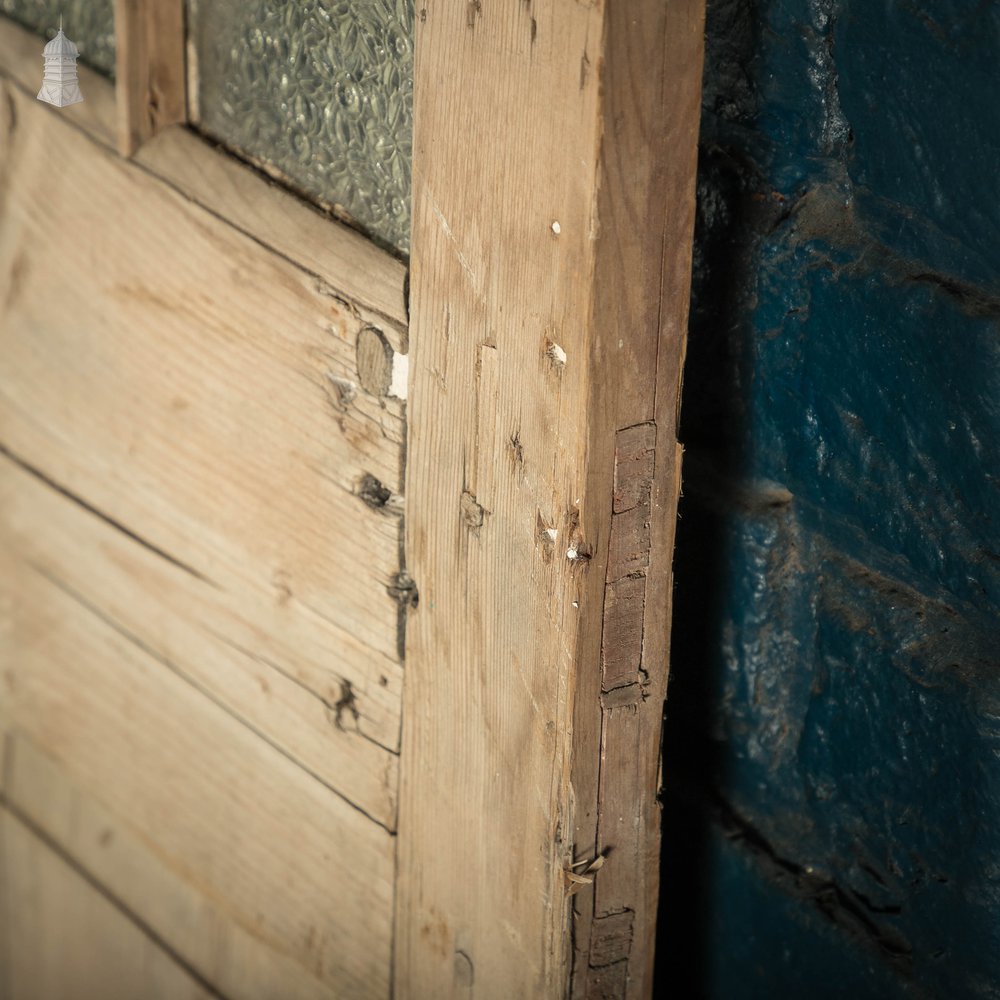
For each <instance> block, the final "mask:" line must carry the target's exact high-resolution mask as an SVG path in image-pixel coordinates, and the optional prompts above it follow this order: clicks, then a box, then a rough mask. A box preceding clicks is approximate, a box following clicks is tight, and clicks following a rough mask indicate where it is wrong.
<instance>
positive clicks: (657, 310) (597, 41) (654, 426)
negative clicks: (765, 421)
mask: <svg viewBox="0 0 1000 1000" xmlns="http://www.w3.org/2000/svg"><path fill="white" fill-rule="evenodd" d="M703 20H704V3H703V0H671V2H669V3H663V2H662V0H637V2H634V3H629V4H616V3H608V4H602V3H600V2H581V3H561V2H557V0H530V2H525V3H521V4H509V5H492V4H486V3H482V4H481V3H479V2H478V0H477V2H470V3H467V4H448V3H444V2H443V0H427V2H424V3H421V4H418V19H417V63H416V65H417V73H416V86H415V121H416V135H415V141H414V168H413V173H414V223H413V237H412V247H413V264H412V274H411V294H412V299H411V343H412V352H411V358H410V372H411V388H410V393H409V396H410V403H409V412H408V428H407V434H408V458H407V485H406V495H407V512H408V513H407V526H406V547H407V565H408V567H409V569H410V572H411V573H412V575H413V577H414V579H415V581H416V585H417V587H418V589H419V593H420V603H419V607H418V609H417V610H416V611H415V612H414V613H413V614H412V616H411V618H410V620H409V623H408V633H407V657H406V683H405V686H404V708H403V720H404V721H403V730H404V732H403V756H402V776H401V790H400V820H399V848H398V849H399V876H398V878H399V882H398V889H397V916H396V951H395V954H396V972H395V982H396V990H397V995H398V996H399V997H401V998H411V997H412V998H419V997H425V996H436V997H465V996H471V995H473V994H474V995H475V996H476V997H477V998H481V997H511V996H539V997H540V996H561V995H563V993H564V991H565V989H566V987H567V983H568V982H569V983H570V984H571V990H572V995H573V996H575V997H590V998H595V997H599V998H611V997H615V998H618V997H622V998H624V997H628V998H633V997H635V998H638V997H646V996H649V995H650V994H651V990H652V967H653V941H654V933H655V913H656V908H657V897H658V858H659V825H660V813H659V808H658V804H657V791H658V789H657V780H658V769H659V754H660V729H661V719H662V709H663V701H664V698H665V694H666V681H667V648H668V637H669V623H670V592H671V557H672V550H673V530H674V521H675V516H676V504H677V495H678V488H679V475H680V471H679V466H680V446H679V444H678V443H677V407H678V398H679V387H680V377H681V367H682V363H683V355H684V338H685V332H686V326H687V303H688V294H689V283H690V267H691V243H692V232H693V220H694V182H695V168H696V145H697V130H698V121H699V100H700V87H701V72H702V54H703ZM602 857H603V859H604V863H603V864H601V865H600V866H598V865H594V864H590V862H593V861H594V859H600V858H602ZM573 866H576V867H573ZM568 871H572V872H573V873H574V874H575V875H576V877H573V878H570V877H567V874H566V873H567V872H568ZM581 871H582V872H585V873H586V875H585V880H584V881H582V882H581V877H580V875H579V873H580V872H581ZM588 879H589V880H590V881H589V882H588V881H586V880H588ZM571 940H572V941H573V942H574V947H573V948H571V947H570V944H569V942H570V941H571Z"/></svg>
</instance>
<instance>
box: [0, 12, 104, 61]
mask: <svg viewBox="0 0 1000 1000" xmlns="http://www.w3.org/2000/svg"><path fill="white" fill-rule="evenodd" d="M0 13H3V14H7V15H8V16H9V17H12V18H14V20H15V21H20V22H21V24H23V25H24V26H25V27H26V28H30V29H31V30H32V31H36V32H38V34H39V35H41V36H42V37H43V38H51V37H52V36H53V35H54V34H55V33H56V30H57V29H58V27H59V17H60V15H61V16H62V19H63V30H64V31H65V32H66V35H67V37H69V38H71V39H72V40H73V41H74V42H76V47H77V48H78V49H79V50H80V59H81V61H82V62H85V63H88V64H89V65H90V66H93V67H94V69H99V70H100V71H101V72H102V73H106V74H107V75H108V76H114V74H115V14H114V0H0ZM41 68H42V50H41V48H40V47H39V49H38V72H39V74H41Z"/></svg>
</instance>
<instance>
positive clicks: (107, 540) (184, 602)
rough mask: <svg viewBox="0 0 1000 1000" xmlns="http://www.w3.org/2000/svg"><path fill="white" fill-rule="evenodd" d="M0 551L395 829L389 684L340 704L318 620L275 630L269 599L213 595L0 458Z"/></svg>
mask: <svg viewBox="0 0 1000 1000" xmlns="http://www.w3.org/2000/svg"><path fill="white" fill-rule="evenodd" d="M0 546H2V547H3V548H4V549H6V550H7V551H9V552H11V553H14V554H16V555H17V556H18V558H19V559H21V560H22V562H23V563H24V564H25V565H30V566H33V567H35V568H36V569H37V570H38V571H40V572H43V573H45V574H47V575H48V576H49V577H50V578H53V579H59V580H60V581H62V582H63V584H64V585H65V586H66V587H68V588H71V589H72V590H73V591H74V592H75V593H78V594H80V595H83V596H84V597H86V599H87V601H88V602H89V603H90V604H91V605H92V606H93V607H94V608H95V609H97V610H98V611H99V613H100V614H102V615H104V616H105V617H106V618H107V619H108V620H109V621H111V622H113V623H114V624H115V625H116V627H118V628H120V629H122V630H124V631H126V632H127V633H128V634H129V635H131V636H134V637H135V639H136V641H137V642H140V643H142V645H143V646H144V648H146V649H147V650H149V651H150V653H152V654H153V655H155V656H156V657H157V658H158V659H160V660H161V661H162V662H164V663H165V664H169V667H170V669H173V670H175V671H176V672H177V673H179V674H180V675H181V676H183V677H184V678H185V679H187V680H188V681H189V683H191V684H192V685H194V686H195V687H196V688H198V689H199V690H201V691H202V692H203V693H204V694H205V695H206V696H207V697H208V698H210V699H212V700H213V701H216V702H217V703H218V704H219V705H220V706H222V707H223V708H224V709H225V710H226V711H228V712H229V713H230V714H232V715H233V716H234V717H236V718H238V719H240V720H242V721H243V723H244V724H245V725H246V726H247V727H248V728H249V729H250V730H252V731H253V732H255V733H257V734H259V735H260V736H261V737H262V738H264V739H266V740H268V741H269V742H270V743H272V744H273V745H274V746H275V747H276V748H278V749H280V750H281V751H282V752H283V753H285V754H286V755H287V756H288V757H289V758H290V759H291V760H294V761H295V762H296V763H298V764H299V765H300V766H301V767H302V768H303V769H304V770H305V771H307V772H308V773H309V774H312V775H314V776H315V777H316V778H317V780H319V781H322V782H323V783H324V784H326V785H327V786H328V787H330V788H331V789H333V790H334V791H335V792H336V793H337V794H338V795H341V796H343V797H344V798H345V799H346V800H347V801H349V802H350V803H351V804H353V805H354V806H356V807H357V808H358V809H360V810H362V811H364V812H365V813H366V814H367V815H368V816H370V817H371V819H372V820H374V821H375V822H377V823H379V824H381V825H382V826H384V827H386V829H388V830H393V829H394V828H395V823H396V781H397V773H398V765H397V757H396V754H395V753H394V752H393V751H394V749H395V746H396V738H397V733H398V728H399V718H398V701H399V683H398V680H397V681H396V685H395V688H396V689H395V690H390V689H389V687H388V685H387V686H386V687H382V686H381V685H375V686H374V687H373V690H372V691H371V693H370V694H369V691H368V690H366V689H361V688H359V689H358V690H356V691H355V690H354V689H353V687H352V689H351V692H352V694H353V696H354V697H353V699H351V700H350V701H348V700H346V699H345V697H344V696H345V693H346V690H347V689H346V688H345V686H344V685H343V682H342V681H341V680H340V679H339V678H338V676H337V674H336V673H335V672H334V671H333V670H331V660H332V659H335V656H331V648H330V638H329V633H328V630H326V629H325V628H323V627H317V626H318V625H319V626H322V624H323V623H322V622H317V621H315V620H313V619H312V618H308V617H299V618H297V619H295V620H293V621H291V622H289V621H288V620H287V618H286V619H285V621H282V620H281V616H278V615H275V614H273V612H272V610H271V608H270V607H269V602H267V601H255V600H254V599H253V598H252V596H251V597H248V596H247V595H245V594H232V593H227V592H224V591H220V590H219V589H218V588H215V587H213V586H211V585H210V584H209V583H207V582H206V581H204V580H201V579H199V578H197V577H194V576H192V575H191V574H190V573H188V572H186V571H185V570H184V569H182V568H181V567H179V566H176V565H174V564H173V563H171V562H170V561H168V560H166V559H164V558H162V557H161V556H160V555H158V554H157V553H155V552H151V551H150V550H149V549H148V548H146V547H145V546H143V545H140V544H137V543H136V542H135V540H133V539H132V538H130V537H129V536H128V535H126V534H125V533H123V532H122V531H121V530H120V529H119V528H117V527H115V526H113V525H111V524H109V523H107V522H106V521H104V520H102V519H101V518H100V517H99V516H98V515H97V514H96V513H95V512H93V511H88V510H86V509H85V508H84V507H81V506H80V504H79V503H75V502H74V501H73V500H71V499H69V498H68V497H66V496H65V495H63V494H61V493H59V492H57V490H56V489H54V488H53V487H52V486H51V485H50V484H49V483H46V482H45V481H43V480H41V479H39V478H38V477H37V476H35V475H32V474H30V473H29V472H27V471H25V470H24V469H23V468H22V467H21V466H19V465H17V464H16V463H15V462H13V461H11V460H10V459H9V458H7V457H6V456H3V455H2V453H0ZM358 653H359V655H363V651H362V650H359V651H358ZM282 665H284V666H282ZM379 695H382V696H383V700H382V701H380V700H379ZM362 710H363V711H364V712H365V715H364V716H361V715H360V712H361V711H362ZM355 711H357V712H358V713H359V714H358V716H355V714H354V712H355ZM380 741H382V742H380ZM384 744H388V745H384Z"/></svg>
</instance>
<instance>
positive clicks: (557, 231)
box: [552, 222, 562, 236]
mask: <svg viewBox="0 0 1000 1000" xmlns="http://www.w3.org/2000/svg"><path fill="white" fill-rule="evenodd" d="M552 232H554V233H555V234H556V236H558V235H559V234H560V233H561V232H562V226H560V225H559V223H558V222H553V223H552Z"/></svg>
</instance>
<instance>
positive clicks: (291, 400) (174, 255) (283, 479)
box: [0, 87, 403, 747]
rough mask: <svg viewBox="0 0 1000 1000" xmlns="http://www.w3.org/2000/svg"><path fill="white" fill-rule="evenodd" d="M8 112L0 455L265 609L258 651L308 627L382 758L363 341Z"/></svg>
mask: <svg viewBox="0 0 1000 1000" xmlns="http://www.w3.org/2000/svg"><path fill="white" fill-rule="evenodd" d="M6 93H7V96H8V97H9V98H10V99H11V100H12V104H11V103H9V102H8V101H7V100H6V99H5V100H4V101H3V106H5V107H6V106H12V107H14V108H15V115H16V121H17V125H16V127H15V128H14V130H13V133H12V135H11V141H10V142H9V143H7V144H5V145H4V146H3V147H2V148H0V174H2V175H3V176H5V178H6V191H7V196H6V200H5V205H4V212H3V216H2V224H0V353H2V355H3V358H4V384H3V386H2V388H0V444H2V445H3V447H4V448H5V449H6V450H7V451H8V452H9V453H11V454H12V455H14V456H16V457H17V458H19V459H20V460H21V461H22V462H25V463H27V464H29V465H31V466H33V467H34V468H35V469H37V470H38V471H39V472H40V473H41V474H42V475H43V476H45V477H47V478H48V479H49V480H51V481H52V482H53V483H55V484H56V485H57V486H58V487H60V488H61V489H63V490H65V491H67V492H68V493H70V494H72V495H73V496H75V497H78V498H80V499H81V500H82V501H83V502H84V503H85V504H87V505H89V506H91V507H93V508H95V509H97V510H98V511H99V512H100V513H101V515H102V516H103V517H104V518H105V519H106V520H108V521H111V522H114V523H116V524H118V525H120V526H122V527H123V528H125V529H126V530H127V531H130V532H131V533H132V534H133V535H137V536H139V537H140V538H141V540H142V541H143V542H144V543H145V544H146V546H147V548H149V549H150V550H151V551H158V552H160V553H166V554H168V555H169V557H170V559H172V560H173V561H174V563H175V565H179V566H182V567H186V568H187V570H189V571H190V575H192V576H193V577H194V578H196V579H200V580H202V581H203V582H205V581H210V582H211V585H214V586H215V587H216V588H217V589H219V590H221V591H222V592H224V593H227V594H232V595H234V596H237V597H239V599H241V600H242V599H244V598H245V599H246V601H247V602H248V603H247V607H249V608H255V607H258V606H263V607H265V608H266V609H267V611H266V614H265V615H264V616H263V617H262V618H261V621H262V624H263V623H266V624H268V625H269V626H270V627H271V628H272V629H273V631H274V632H275V633H278V634H280V633H282V632H287V631H289V630H290V631H291V632H292V633H293V634H294V633H296V632H298V631H300V630H301V629H300V626H299V624H298V623H299V621H300V620H301V619H311V620H312V624H313V625H314V626H316V627H318V628H322V629H324V630H325V632H326V636H327V644H328V645H327V649H328V657H329V660H328V662H329V664H330V671H331V673H333V674H335V675H336V676H337V677H339V678H341V679H343V680H346V681H349V682H350V683H351V685H352V687H353V690H354V692H355V693H356V698H357V707H358V709H359V711H360V713H361V716H362V717H363V718H366V719H367V718H377V717H381V718H382V719H383V723H382V724H380V727H379V730H378V732H375V731H374V730H373V731H372V732H371V735H372V736H373V737H374V738H376V739H378V740H380V741H381V742H383V743H384V744H385V745H386V746H389V747H394V746H395V740H396V736H395V735H394V730H395V729H396V728H398V718H399V704H398V692H399V687H400V677H401V668H400V664H399V652H400V651H399V644H398V628H399V622H400V605H399V601H398V595H399V588H398V587H397V585H396V575H397V572H398V569H399V556H400V553H399V548H400V520H399V517H398V509H399V508H398V505H396V506H393V505H390V504H388V503H386V502H384V499H385V496H386V495H388V496H390V497H392V496H397V497H398V494H399V492H400V485H401V483H400V477H401V474H402V462H403V450H402V433H403V404H402V402H401V401H400V400H398V399H395V398H394V397H377V396H374V395H372V394H370V393H368V392H366V391H365V390H364V389H363V387H362V385H361V377H360V375H359V373H358V371H357V339H358V336H359V334H360V332H361V331H362V330H363V329H364V328H365V323H364V322H363V321H362V320H361V319H359V318H358V317H357V316H356V315H355V313H354V312H353V311H352V310H351V309H350V308H349V306H348V305H345V304H344V303H343V302H342V301H341V300H340V299H338V298H334V297H331V296H330V295H329V294H327V292H326V290H325V289H322V288H317V282H316V280H315V279H314V277H313V276H312V275H310V274H308V273H306V272H303V271H301V270H299V269H298V268H297V267H295V266H294V265H292V264H290V263H289V262H288V261H286V260H285V259H283V258H282V257H280V256H278V255H276V254H271V253H267V252H264V251H263V250H262V248H261V247H260V245H259V244H257V243H256V242H254V241H253V240H251V239H249V238H248V237H246V236H244V235H243V234H241V233H240V232H239V231H238V230H236V229H234V228H232V227H230V226H228V225H226V224H224V223H222V222H220V221H219V220H218V219H216V218H215V217H214V216H212V215H211V214H209V213H207V212H205V211H204V210H202V209H201V208H199V207H198V206H197V205H194V204H192V203H191V202H190V201H188V200H187V199H186V198H184V197H183V196H182V195H181V194H179V193H177V192H175V191H173V190H171V189H169V188H167V187H165V186H164V185H163V184H161V183H160V182H159V181H157V180H156V179H155V178H154V177H151V176H150V175H149V174H148V173H147V172H146V171H144V170H142V169H140V168H137V167H135V166H134V165H132V164H130V163H129V162H127V161H122V160H120V159H118V158H117V157H116V156H114V155H113V154H110V153H108V152H107V151H106V150H104V149H102V148H101V147H98V146H96V145H95V144H93V143H92V142H91V141H90V140H89V139H87V137H86V136H85V135H83V134H82V133H80V132H79V131H77V130H75V129H73V128H70V127H67V126H66V125H65V124H64V123H63V122H61V121H60V120H59V119H58V118H56V117H54V116H52V115H49V114H46V113H45V110H44V108H43V107H42V105H41V104H38V102H32V101H31V100H30V99H27V98H25V97H23V96H22V95H21V93H20V92H19V91H17V90H15V89H14V88H11V87H8V88H7V91H6ZM36 105H37V108H36ZM56 148H58V149H59V150H60V156H58V157H53V156H52V153H51V151H52V150H53V149H56ZM15 193H16V194H15ZM67 248H71V249H67ZM74 251H75V252H74ZM51 261H58V262H59V264H58V272H57V274H58V280H57V282H55V279H54V277H53V270H52V268H51V265H50V262H51ZM372 482H375V483H377V484H378V486H379V489H377V490H376V489H373V488H372V487H371V484H372ZM309 631H312V632H313V633H315V629H311V630H309ZM293 672H294V670H293ZM297 676H299V679H301V680H303V681H304V682H306V683H308V681H307V680H306V677H305V675H304V674H302V673H299V674H297ZM394 692H395V693H394ZM315 693H317V694H319V695H321V696H323V697H328V689H327V687H323V688H321V689H316V690H315ZM366 699H372V700H373V701H375V702H376V703H377V705H378V706H379V707H378V708H373V710H372V711H371V712H369V711H368V710H367V709H366V706H365V704H364V703H365V700H366Z"/></svg>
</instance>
